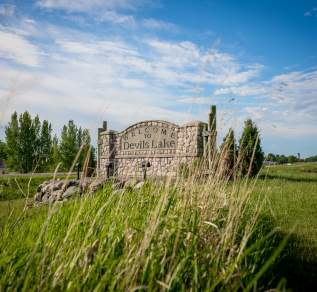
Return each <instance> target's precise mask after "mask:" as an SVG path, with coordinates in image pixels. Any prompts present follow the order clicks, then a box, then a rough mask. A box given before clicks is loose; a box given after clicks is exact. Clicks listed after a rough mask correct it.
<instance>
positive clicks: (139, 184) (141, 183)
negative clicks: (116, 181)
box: [134, 181, 144, 190]
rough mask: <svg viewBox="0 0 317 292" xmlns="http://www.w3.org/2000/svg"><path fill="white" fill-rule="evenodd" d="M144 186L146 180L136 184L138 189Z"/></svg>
mask: <svg viewBox="0 0 317 292" xmlns="http://www.w3.org/2000/svg"><path fill="white" fill-rule="evenodd" d="M143 186H144V181H140V182H138V183H137V184H136V185H135V186H134V188H135V189H136V190H138V189H141V188H142V187H143Z"/></svg>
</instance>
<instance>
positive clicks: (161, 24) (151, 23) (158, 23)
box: [143, 18, 179, 33]
mask: <svg viewBox="0 0 317 292" xmlns="http://www.w3.org/2000/svg"><path fill="white" fill-rule="evenodd" d="M143 26H144V27H146V28H149V29H154V30H165V31H168V32H173V33H175V32H178V31H179V28H178V27H177V25H175V24H174V23H171V22H167V21H162V20H158V19H154V18H146V19H144V20H143Z"/></svg>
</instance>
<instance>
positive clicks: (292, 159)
mask: <svg viewBox="0 0 317 292" xmlns="http://www.w3.org/2000/svg"><path fill="white" fill-rule="evenodd" d="M287 162H288V163H295V162H298V158H297V157H296V156H295V155H290V156H288V157H287Z"/></svg>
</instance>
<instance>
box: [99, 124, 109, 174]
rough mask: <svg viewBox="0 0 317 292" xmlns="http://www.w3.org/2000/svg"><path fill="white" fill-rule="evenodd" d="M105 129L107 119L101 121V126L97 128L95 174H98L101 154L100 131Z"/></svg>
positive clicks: (101, 141)
mask: <svg viewBox="0 0 317 292" xmlns="http://www.w3.org/2000/svg"><path fill="white" fill-rule="evenodd" d="M104 131H107V121H103V122H102V128H98V139H97V176H100V174H101V173H100V170H101V168H100V157H101V155H102V146H103V140H102V135H101V133H102V132H104Z"/></svg>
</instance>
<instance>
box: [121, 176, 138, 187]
mask: <svg viewBox="0 0 317 292" xmlns="http://www.w3.org/2000/svg"><path fill="white" fill-rule="evenodd" d="M138 182H139V181H138V180H137V179H135V178H131V179H129V180H128V181H127V182H126V183H125V184H124V187H125V188H134V187H135V185H137V184H138Z"/></svg>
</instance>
